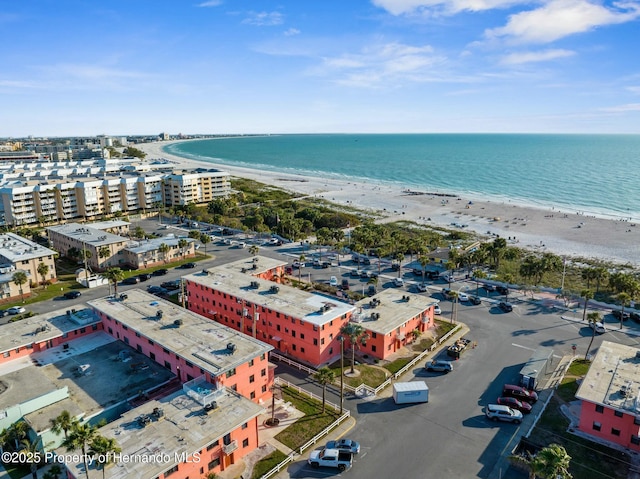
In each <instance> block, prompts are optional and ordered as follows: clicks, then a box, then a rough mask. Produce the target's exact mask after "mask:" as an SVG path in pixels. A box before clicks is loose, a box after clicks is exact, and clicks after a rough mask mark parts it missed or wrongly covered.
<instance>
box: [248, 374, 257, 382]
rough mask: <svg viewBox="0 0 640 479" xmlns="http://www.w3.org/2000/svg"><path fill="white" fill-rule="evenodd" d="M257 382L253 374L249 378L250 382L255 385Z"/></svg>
mask: <svg viewBox="0 0 640 479" xmlns="http://www.w3.org/2000/svg"><path fill="white" fill-rule="evenodd" d="M255 381H256V377H255V376H254V375H253V374H252V375H251V376H249V382H250V383H253V382H255Z"/></svg>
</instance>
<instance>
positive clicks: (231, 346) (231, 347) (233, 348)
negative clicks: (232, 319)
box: [227, 343, 236, 354]
mask: <svg viewBox="0 0 640 479" xmlns="http://www.w3.org/2000/svg"><path fill="white" fill-rule="evenodd" d="M227 349H228V350H229V352H230V353H231V354H233V353H235V352H236V345H235V344H233V343H227Z"/></svg>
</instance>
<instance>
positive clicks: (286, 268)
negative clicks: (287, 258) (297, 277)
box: [284, 266, 293, 274]
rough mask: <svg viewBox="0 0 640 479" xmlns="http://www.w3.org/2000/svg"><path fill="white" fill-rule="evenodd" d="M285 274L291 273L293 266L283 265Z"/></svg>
mask: <svg viewBox="0 0 640 479" xmlns="http://www.w3.org/2000/svg"><path fill="white" fill-rule="evenodd" d="M284 272H285V274H293V268H292V267H291V266H285V267H284Z"/></svg>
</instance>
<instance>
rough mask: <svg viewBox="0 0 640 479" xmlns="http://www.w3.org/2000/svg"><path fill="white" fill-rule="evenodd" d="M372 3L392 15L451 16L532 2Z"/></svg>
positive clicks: (441, 0)
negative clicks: (430, 14)
mask: <svg viewBox="0 0 640 479" xmlns="http://www.w3.org/2000/svg"><path fill="white" fill-rule="evenodd" d="M372 3H373V4H374V5H375V6H377V7H380V8H382V9H384V10H386V11H387V12H389V13H390V14H392V15H396V16H399V15H416V14H428V13H441V14H449V15H451V14H455V13H459V12H463V11H470V12H481V11H484V10H493V9H496V8H506V7H509V6H512V5H518V4H526V3H530V2H528V1H527V0H372Z"/></svg>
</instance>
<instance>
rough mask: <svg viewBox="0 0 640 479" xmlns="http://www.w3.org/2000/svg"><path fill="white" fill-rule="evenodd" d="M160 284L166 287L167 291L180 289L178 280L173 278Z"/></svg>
mask: <svg viewBox="0 0 640 479" xmlns="http://www.w3.org/2000/svg"><path fill="white" fill-rule="evenodd" d="M160 286H161V287H163V288H164V289H168V290H169V291H175V290H176V289H180V280H179V279H174V280H172V281H164V282H162V283H161V284H160Z"/></svg>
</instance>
